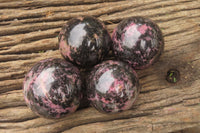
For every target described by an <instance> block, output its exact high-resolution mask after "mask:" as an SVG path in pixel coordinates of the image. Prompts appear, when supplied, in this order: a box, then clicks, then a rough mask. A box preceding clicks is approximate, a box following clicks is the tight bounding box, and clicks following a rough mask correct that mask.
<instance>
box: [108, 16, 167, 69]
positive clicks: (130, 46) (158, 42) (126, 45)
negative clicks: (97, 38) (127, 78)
mask: <svg viewBox="0 0 200 133" xmlns="http://www.w3.org/2000/svg"><path fill="white" fill-rule="evenodd" d="M112 40H113V43H114V44H113V47H112V49H113V51H114V54H115V56H116V57H117V58H118V59H119V60H122V61H124V62H127V63H129V64H130V65H131V66H132V67H133V68H134V69H144V68H147V67H149V66H150V65H151V64H153V63H154V62H156V61H157V60H158V58H159V57H160V55H161V53H162V52H163V49H164V40H163V37H162V33H161V30H160V29H159V27H158V25H157V24H155V23H154V22H153V21H151V20H150V19H147V18H143V17H131V18H127V19H124V20H123V21H121V22H120V23H119V24H118V26H117V27H116V28H115V29H114V31H113V33H112Z"/></svg>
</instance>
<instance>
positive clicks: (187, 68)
mask: <svg viewBox="0 0 200 133" xmlns="http://www.w3.org/2000/svg"><path fill="white" fill-rule="evenodd" d="M79 15H93V16H96V17H98V18H99V19H101V20H102V21H103V22H104V23H105V24H106V26H107V28H108V30H109V32H110V33H111V32H112V30H113V29H114V28H115V27H116V25H117V24H118V23H119V22H120V21H121V20H122V19H124V18H127V17H131V16H145V17H149V18H151V19H152V20H154V21H155V22H157V23H158V25H159V26H160V27H161V29H162V32H163V35H164V39H165V52H164V54H163V55H162V56H161V58H160V59H159V61H158V62H157V63H156V64H154V65H153V66H151V67H150V68H148V69H145V70H138V71H137V73H138V75H139V77H140V83H141V85H142V90H141V94H140V96H139V99H138V100H137V102H136V104H135V105H134V106H133V108H132V109H131V110H128V111H125V112H122V113H118V114H111V115H106V114H101V113H99V112H97V111H96V110H95V109H93V108H91V107H89V108H84V109H79V110H78V111H77V112H75V113H74V114H72V115H69V116H67V117H65V118H62V119H58V120H49V119H44V118H40V117H38V116H36V115H35V114H34V113H33V112H31V110H30V109H28V108H27V107H26V104H25V102H24V99H23V93H22V89H21V88H22V82H23V78H24V75H25V73H26V72H27V71H28V70H29V69H30V68H31V67H32V66H33V65H34V64H35V63H36V62H38V61H39V60H42V59H45V58H50V57H58V58H62V57H61V55H60V54H59V51H58V50H57V49H58V43H57V35H58V33H59V31H60V29H61V27H62V25H63V24H64V23H66V22H67V21H68V20H69V19H70V18H72V17H76V16H79ZM0 29H1V30H0V132H47V133H51V132H52V133H53V132H76V133H79V132H87V133H90V132H109V133H110V132H111V133H112V132H113V133H114V132H115V133H116V132H131V133H134V132H136V133H141V132H158V133H165V132H172V131H173V132H174V131H177V130H181V129H186V128H190V127H195V126H199V125H200V43H199V42H200V37H199V36H200V4H199V1H198V0H176V1H171V0H166V1H161V0H143V1H141V0H134V1H131V0H127V1H124V0H123V1H122V0H121V1H116V0H97V1H92V0H84V1H83V0H73V1H70V0H61V1H57V0H49V1H48V2H47V1H44V0H34V1H32V0H17V1H11V0H9V1H5V0H0ZM171 68H175V69H177V70H179V71H180V75H181V78H180V81H178V82H177V83H176V84H170V83H168V82H167V81H166V80H165V77H166V73H167V71H168V70H169V69H171Z"/></svg>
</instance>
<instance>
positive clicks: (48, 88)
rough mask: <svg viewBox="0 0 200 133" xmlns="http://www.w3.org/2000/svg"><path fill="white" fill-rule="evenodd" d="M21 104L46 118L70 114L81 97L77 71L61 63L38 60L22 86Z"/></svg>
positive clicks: (51, 60) (50, 60)
mask: <svg viewBox="0 0 200 133" xmlns="http://www.w3.org/2000/svg"><path fill="white" fill-rule="evenodd" d="M23 92H24V98H25V102H26V104H27V105H28V107H30V108H31V110H32V111H33V112H35V113H36V114H38V115H39V116H42V117H46V118H60V117H62V116H64V115H66V114H69V113H72V112H74V111H75V110H76V109H77V108H78V106H79V104H80V99H81V97H82V94H81V78H80V74H79V70H78V68H76V67H75V66H74V65H72V64H71V63H69V62H67V61H65V60H64V59H46V60H42V61H40V62H39V63H37V64H36V65H34V66H33V67H32V69H31V70H30V71H29V72H28V73H27V75H26V76H25V80H24V84H23Z"/></svg>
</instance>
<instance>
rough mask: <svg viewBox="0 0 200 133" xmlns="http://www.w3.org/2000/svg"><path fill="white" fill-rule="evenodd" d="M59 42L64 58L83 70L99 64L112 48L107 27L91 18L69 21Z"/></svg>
mask: <svg viewBox="0 0 200 133" xmlns="http://www.w3.org/2000/svg"><path fill="white" fill-rule="evenodd" d="M58 40H59V49H60V52H61V54H62V56H63V57H64V58H65V59H66V60H68V61H70V62H72V63H73V64H76V65H78V66H80V67H83V68H85V67H91V66H94V65H96V64H98V63H99V62H100V61H102V60H103V58H104V57H105V56H106V55H107V54H108V52H109V50H110V47H111V37H110V35H109V33H108V31H107V30H106V28H105V25H104V24H103V23H102V22H101V21H100V20H98V19H96V18H94V17H91V16H83V17H78V18H73V19H71V20H69V21H68V22H67V23H66V24H65V25H64V26H63V28H62V30H61V31H60V34H59V36H58Z"/></svg>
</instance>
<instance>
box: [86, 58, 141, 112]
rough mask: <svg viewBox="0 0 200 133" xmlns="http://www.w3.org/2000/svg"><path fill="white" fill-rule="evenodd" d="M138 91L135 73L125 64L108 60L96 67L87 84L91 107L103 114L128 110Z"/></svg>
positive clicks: (137, 80)
mask: <svg viewBox="0 0 200 133" xmlns="http://www.w3.org/2000/svg"><path fill="white" fill-rule="evenodd" d="M139 91H140V86H139V79H138V76H137V74H136V72H135V71H134V70H133V69H132V68H131V67H130V66H129V65H127V64H125V63H123V62H119V61H112V60H108V61H105V62H103V63H101V64H98V65H96V66H95V67H94V68H93V69H92V71H91V73H90V75H89V76H88V83H87V97H88V100H89V101H90V102H91V105H92V106H93V107H95V108H96V109H97V110H98V111H100V112H103V113H116V112H121V111H124V110H128V109H130V108H131V107H132V106H133V103H134V102H135V100H136V99H137V97H138V94H139Z"/></svg>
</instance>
